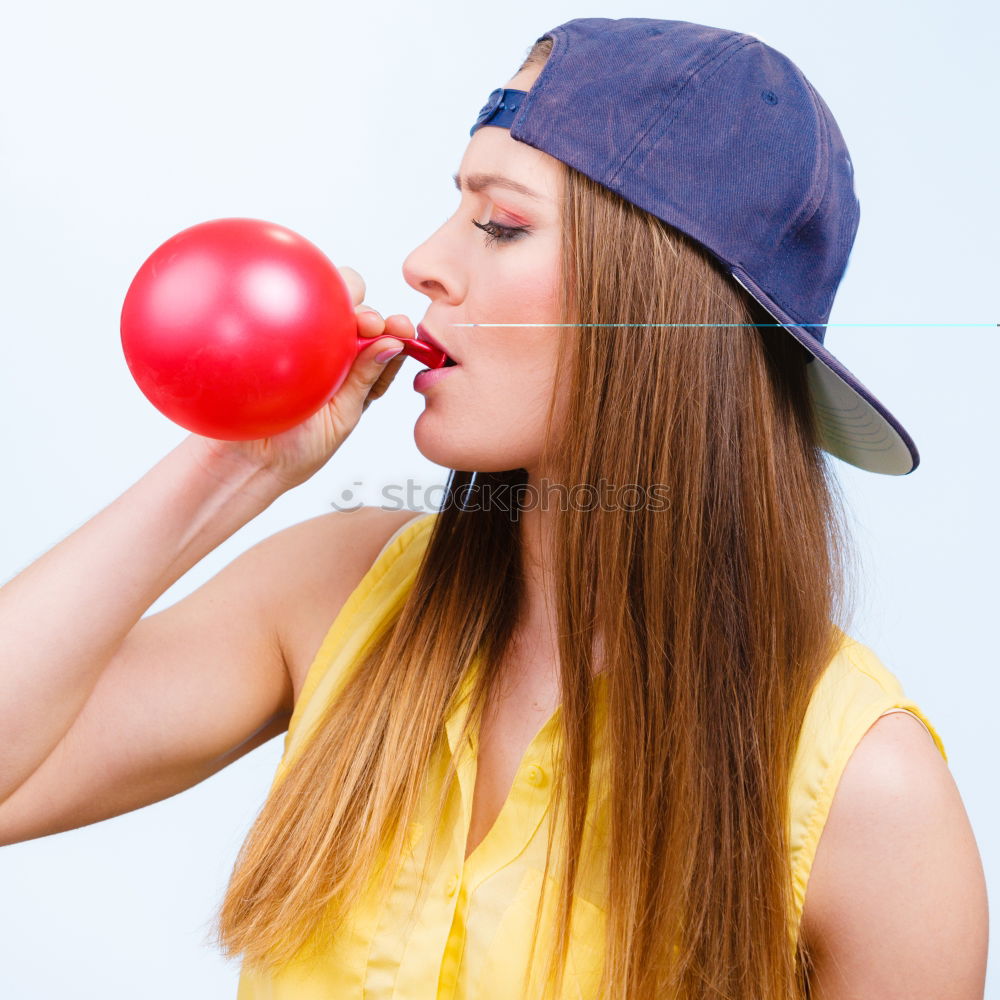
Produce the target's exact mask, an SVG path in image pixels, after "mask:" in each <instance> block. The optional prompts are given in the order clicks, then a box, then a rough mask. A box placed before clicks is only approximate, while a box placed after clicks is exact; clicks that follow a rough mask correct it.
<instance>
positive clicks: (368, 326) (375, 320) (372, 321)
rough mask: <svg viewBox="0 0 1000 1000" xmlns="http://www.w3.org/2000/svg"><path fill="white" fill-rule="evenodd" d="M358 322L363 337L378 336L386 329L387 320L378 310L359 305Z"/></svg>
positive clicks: (359, 331) (359, 332) (360, 334)
mask: <svg viewBox="0 0 1000 1000" xmlns="http://www.w3.org/2000/svg"><path fill="white" fill-rule="evenodd" d="M356 322H357V324H358V334H359V336H362V337H377V336H379V335H380V334H381V333H382V332H383V330H384V329H385V320H383V319H382V317H381V315H379V313H378V311H377V310H375V309H371V308H370V307H365V308H364V309H362V308H361V307H360V306H359V307H358V312H357V316H356Z"/></svg>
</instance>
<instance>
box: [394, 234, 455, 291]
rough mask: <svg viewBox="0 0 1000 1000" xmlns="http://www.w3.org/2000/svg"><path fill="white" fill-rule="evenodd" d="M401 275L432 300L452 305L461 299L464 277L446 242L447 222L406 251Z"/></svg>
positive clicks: (451, 249)
mask: <svg viewBox="0 0 1000 1000" xmlns="http://www.w3.org/2000/svg"><path fill="white" fill-rule="evenodd" d="M403 278H404V279H405V280H406V283H407V284H408V285H409V286H410V287H411V288H414V289H416V290H417V291H418V292H421V293H423V294H424V295H426V296H427V297H428V298H429V299H431V300H432V301H434V302H437V301H439V300H441V301H443V302H446V303H448V304H449V305H455V304H457V303H458V302H461V301H462V299H463V298H464V295H465V290H464V289H465V279H464V276H463V272H462V271H461V269H460V268H459V267H458V266H457V248H453V247H451V246H450V244H449V237H448V223H447V222H446V223H444V225H442V226H441V227H440V228H439V229H438V230H437V232H435V233H433V234H432V235H431V236H429V237H428V238H427V239H426V240H424V242H423V243H421V244H420V246H418V247H416V248H415V249H413V250H411V251H410V253H409V254H407V257H406V260H404V261H403Z"/></svg>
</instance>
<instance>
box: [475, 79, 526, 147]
mask: <svg viewBox="0 0 1000 1000" xmlns="http://www.w3.org/2000/svg"><path fill="white" fill-rule="evenodd" d="M527 96H528V92H527V91H526V90H507V89H506V88H504V87H498V88H497V89H496V90H494V91H493V92H492V93H491V94H490V96H489V99H488V100H487V102H486V103H485V104H484V105H483V107H482V109H481V110H480V112H479V115H478V117H477V118H476V124H475V125H473V126H472V128H470V129H469V135H472V134H473V133H474V132H475V131H476V129H477V128H482V127H483V126H484V125H496V126H497V127H498V128H510V123H511V122H512V121H513V120H514V115H515V113H516V112H517V109H518V108H519V107H520V106H521V101H523V100H524V98H525V97H527Z"/></svg>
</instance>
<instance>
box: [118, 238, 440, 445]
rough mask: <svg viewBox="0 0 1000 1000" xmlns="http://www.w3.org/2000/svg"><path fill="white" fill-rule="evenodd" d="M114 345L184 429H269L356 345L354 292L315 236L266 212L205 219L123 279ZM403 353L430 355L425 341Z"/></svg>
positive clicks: (322, 389)
mask: <svg viewBox="0 0 1000 1000" xmlns="http://www.w3.org/2000/svg"><path fill="white" fill-rule="evenodd" d="M121 339H122V349H123V350H124V352H125V361H126V363H127V364H128V367H129V371H130V372H131V373H132V376H133V378H134V379H135V381H136V383H137V384H138V386H139V388H140V389H141V390H142V392H143V394H144V395H145V396H146V398H147V399H148V400H149V401H150V402H151V403H152V404H153V405H154V406H155V407H156V408H157V409H158V410H159V411H160V412H161V413H163V414H164V415H165V416H167V417H169V418H170V419H171V420H173V421H174V422H175V423H177V424H179V425H180V426H181V427H184V428H186V429H187V430H189V431H194V432H195V433H196V434H202V435H204V436H206V437H211V438H216V439H219V440H225V441H249V440H255V439H257V438H263V437H270V436H272V435H275V434H280V433H281V432H282V431H285V430H288V429H289V428H290V427H294V426H295V425H296V424H299V423H301V422H302V421H303V420H305V419H307V418H308V417H310V416H311V415H312V414H313V413H315V412H316V411H317V410H318V409H319V408H320V407H321V406H323V404H324V403H326V402H328V401H329V399H330V398H331V397H332V396H333V395H334V393H335V392H336V391H337V390H338V389H339V388H340V386H341V385H342V384H343V382H344V379H345V378H346V377H347V373H348V372H349V371H350V368H351V366H352V365H353V363H354V360H355V358H356V357H357V355H358V352H359V351H360V350H361V349H363V348H364V347H365V346H366V345H368V344H370V343H371V340H369V339H366V338H362V337H359V336H358V333H357V320H356V316H355V312H354V303H353V302H352V300H351V295H350V291H349V290H348V288H347V285H346V284H345V283H344V280H343V278H342V277H341V276H340V272H339V271H338V270H337V268H336V267H335V266H334V265H333V263H332V262H331V261H330V260H329V258H327V257H326V256H325V255H324V254H323V252H322V251H321V250H319V248H318V247H316V246H314V245H313V244H312V243H310V242H309V241H308V240H307V239H305V238H304V237H302V236H300V235H298V234H297V233H294V232H292V231H291V230H290V229H286V228H285V227H284V226H279V225H277V224H275V223H273V222H263V221H261V220H259V219H215V220H213V221H211V222H203V223H200V224H199V225H196V226H192V227H191V228H189V229H185V230H184V231H183V232H180V233H178V234H177V235H176V236H173V237H171V238H170V239H169V240H167V242H166V243H164V244H163V245H162V246H160V247H159V248H158V249H157V250H155V251H154V252H153V253H152V255H151V256H150V257H149V258H148V259H147V260H146V262H145V263H144V264H143V265H142V267H141V268H139V271H138V273H137V274H136V276H135V278H134V279H133V280H132V283H131V285H130V286H129V289H128V292H127V293H126V296H125V302H124V305H123V307H122V315H121ZM406 350H407V353H408V354H411V355H413V356H414V357H419V358H420V360H422V361H425V362H426V363H429V364H431V365H432V367H437V366H438V364H439V363H441V364H443V356H441V357H440V358H438V357H433V356H432V355H431V354H430V348H429V345H425V344H417V342H416V341H407V348H406Z"/></svg>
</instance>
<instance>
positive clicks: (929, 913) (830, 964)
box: [802, 713, 988, 1000]
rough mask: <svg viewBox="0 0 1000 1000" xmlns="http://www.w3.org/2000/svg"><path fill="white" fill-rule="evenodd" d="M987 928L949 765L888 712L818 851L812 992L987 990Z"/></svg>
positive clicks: (817, 996)
mask: <svg viewBox="0 0 1000 1000" xmlns="http://www.w3.org/2000/svg"><path fill="white" fill-rule="evenodd" d="M987 932H988V912H987V899H986V884H985V879H984V875H983V867H982V862H981V861H980V857H979V852H978V849H977V846H976V841H975V837H974V835H973V832H972V828H971V826H970V824H969V819H968V816H967V815H966V812H965V808H964V806H963V804H962V799H961V796H960V795H959V792H958V788H957V787H956V785H955V782H954V779H953V778H952V775H951V772H950V771H949V769H948V766H947V764H946V763H945V762H944V760H943V759H942V757H941V754H940V753H939V752H938V750H937V748H936V746H935V745H934V744H933V742H932V741H931V740H930V739H928V736H927V733H926V731H925V730H924V727H923V726H922V725H921V724H920V722H919V721H918V720H917V719H915V718H913V717H911V716H909V715H906V714H905V713H903V714H892V715H888V716H884V717H882V718H880V719H878V720H877V721H876V722H875V724H874V725H872V727H871V728H870V729H869V730H868V732H867V733H866V734H865V736H864V737H863V738H862V740H861V742H860V743H859V744H858V746H857V748H856V749H855V751H854V753H853V754H852V755H851V758H850V760H849V761H848V763H847V766H846V768H845V769H844V773H843V775H842V776H841V779H840V782H839V784H838V787H837V792H836V795H835V796H834V800H833V804H832V806H831V809H830V814H829V818H828V819H827V823H826V827H825V828H824V831H823V835H822V836H821V838H820V842H819V845H818V847H817V851H816V857H815V859H814V862H813V867H812V873H811V875H810V879H809V886H808V889H807V892H806V909H805V911H804V912H803V922H802V933H803V938H804V940H805V942H806V944H807V945H808V947H809V949H810V950H811V952H812V955H813V961H814V969H813V973H812V976H811V978H810V987H811V995H812V997H813V1000H904V998H905V1000H982V997H983V993H984V989H985V976H986V952H987Z"/></svg>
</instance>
